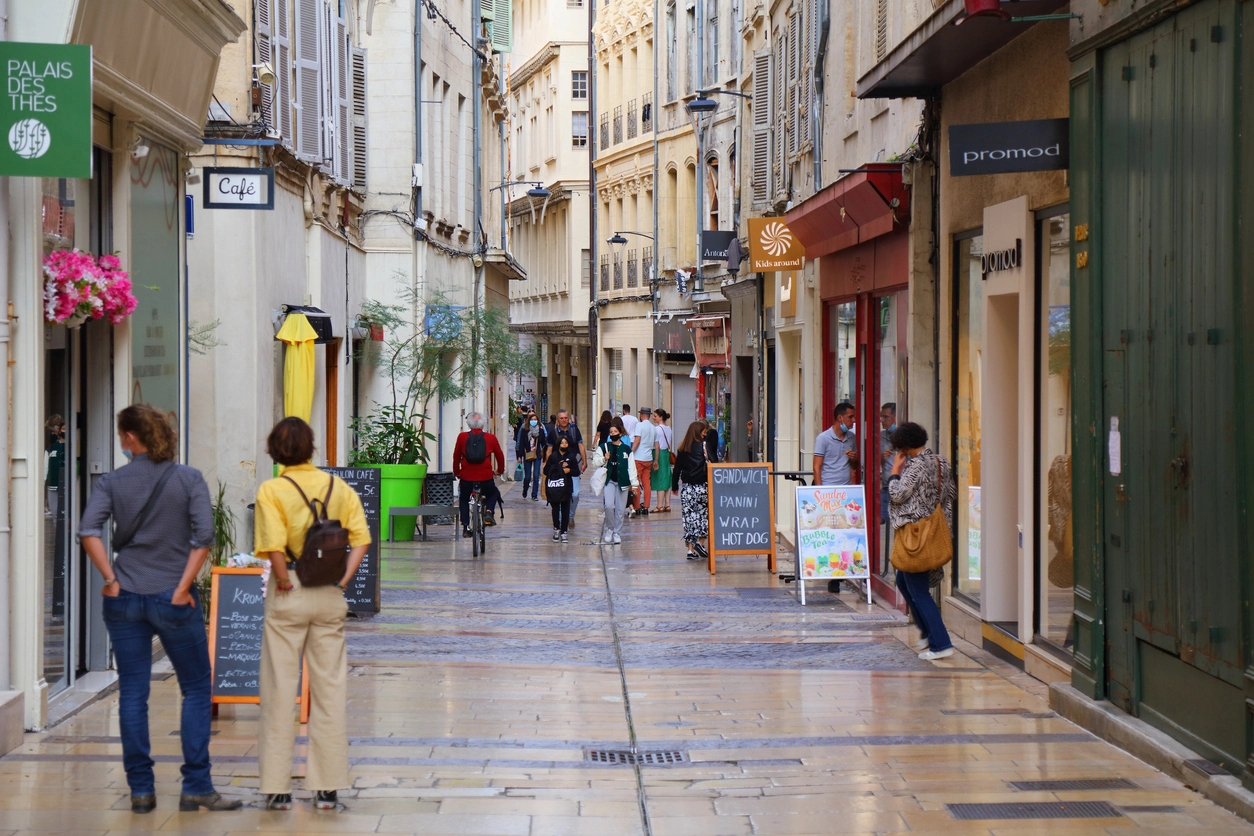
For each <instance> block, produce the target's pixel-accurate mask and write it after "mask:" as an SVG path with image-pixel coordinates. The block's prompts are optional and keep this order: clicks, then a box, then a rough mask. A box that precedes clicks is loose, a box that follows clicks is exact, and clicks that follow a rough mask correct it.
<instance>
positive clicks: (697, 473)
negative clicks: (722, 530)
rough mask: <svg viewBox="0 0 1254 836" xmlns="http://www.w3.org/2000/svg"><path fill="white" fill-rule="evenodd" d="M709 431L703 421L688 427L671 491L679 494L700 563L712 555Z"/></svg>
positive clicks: (687, 535)
mask: <svg viewBox="0 0 1254 836" xmlns="http://www.w3.org/2000/svg"><path fill="white" fill-rule="evenodd" d="M705 431H706V426H705V423H704V422H703V421H693V422H692V423H691V424H689V425H688V432H686V433H684V438H683V441H681V442H679V449H678V452H677V453H676V455H675V471H674V474H673V476H672V477H671V491H672V492H674V493H677V494H679V509H680V511H681V512H682V514H683V518H684V543H685V544H687V546H688V559H689V560H696V559H697V558H698V557H700V556H701V555H702V554H703V553H705V554H708V551H707V548H706V542H705V541H706V538H707V537H709V535H710V500H709V493H708V490H709V486H708V485H707V482H708V481H709V471H708V470H707V469H706V465H707V463H708V461H709V460H708V459H707V458H706V444H705Z"/></svg>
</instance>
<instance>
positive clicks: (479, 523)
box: [470, 485, 488, 557]
mask: <svg viewBox="0 0 1254 836" xmlns="http://www.w3.org/2000/svg"><path fill="white" fill-rule="evenodd" d="M487 547H488V538H487V531H486V529H485V527H484V525H483V498H482V496H481V495H480V491H479V486H478V485H476V486H475V487H474V488H472V489H471V491H470V551H471V555H472V556H473V557H478V556H479V555H480V554H482V553H484V552H485V551H486V550H487Z"/></svg>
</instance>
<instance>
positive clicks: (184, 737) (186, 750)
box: [79, 404, 241, 813]
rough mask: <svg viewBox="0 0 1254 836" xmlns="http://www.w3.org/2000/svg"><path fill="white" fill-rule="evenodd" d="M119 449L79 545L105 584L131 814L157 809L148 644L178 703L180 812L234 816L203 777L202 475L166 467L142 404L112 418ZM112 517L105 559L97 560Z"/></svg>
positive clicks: (162, 420) (162, 442) (156, 424)
mask: <svg viewBox="0 0 1254 836" xmlns="http://www.w3.org/2000/svg"><path fill="white" fill-rule="evenodd" d="M118 439H119V440H120V442H121V445H122V451H123V454H124V455H125V456H126V457H127V458H128V459H130V460H131V461H130V464H127V465H125V466H124V467H120V468H118V469H117V470H115V471H113V472H112V473H106V474H104V475H103V476H101V477H100V478H99V480H97V481H96V483H95V486H94V487H93V488H92V491H91V497H90V499H88V500H87V507H86V508H85V509H83V519H82V523H81V525H80V526H79V537H80V538H81V542H82V545H83V550H84V551H86V552H87V556H88V557H89V558H90V559H91V562H92V564H94V565H95V567H96V568H97V569H98V570H100V575H101V577H103V578H104V588H103V589H102V590H101V594H102V595H103V596H104V606H103V615H104V623H105V629H106V630H108V632H109V639H110V640H111V641H112V642H113V657H114V662H115V664H116V665H117V671H118V691H119V697H118V726H119V728H120V731H121V734H122V766H123V768H124V769H125V770H126V782H127V784H128V785H129V786H130V788H131V811H132V812H135V813H150V812H152V810H153V808H155V807H156V806H157V797H156V784H155V779H154V777H153V770H152V767H153V759H152V756H151V755H150V754H149V752H150V750H151V747H150V744H149V736H148V735H149V732H148V695H149V688H150V687H151V686H150V683H151V680H152V637H153V636H156V637H157V638H159V639H161V646H162V647H163V648H164V649H165V654H166V656H167V657H168V658H169V660H170V663H171V664H172V665H173V666H174V673H175V675H176V676H177V677H178V682H179V690H180V691H181V692H182V694H183V706H182V711H181V717H180V720H179V737H180V739H181V742H182V744H183V769H182V772H183V792H182V795H181V796H179V809H180V810H196V809H199V808H201V807H204V808H205V809H206V810H235V809H238V808H239V807H240V806H241V802H239V801H228V800H227V799H225V798H223V797H222V796H221V795H219V794H218V792H217V790H215V789H214V788H213V781H212V779H211V778H210V776H209V768H210V766H209V723H210V720H211V714H212V705H211V704H210V688H211V685H212V673H211V672H210V667H209V642H208V639H207V638H206V636H205V618H204V614H203V611H202V610H201V606H200V593H199V592H198V590H197V588H196V575H197V574H198V573H199V572H200V567H201V566H202V565H203V564H204V562H205V558H207V557H208V556H209V547H210V546H212V545H213V508H212V506H211V504H210V501H209V487H208V486H207V485H206V484H205V480H204V477H202V476H201V475H200V471H198V470H194V469H193V468H190V467H187V466H186V465H181V464H179V463H178V462H176V461H174V458H175V456H176V455H177V454H178V439H177V436H176V435H175V432H174V428H173V427H171V426H170V423H169V421H167V420H166V417H165V415H164V414H163V413H162V412H160V411H159V410H157V409H154V408H153V407H151V406H147V405H145V404H136V405H133V406H128V407H127V408H126V409H123V410H122V411H121V412H119V413H118ZM110 517H112V518H113V521H114V524H115V526H116V527H115V528H114V531H113V538H112V545H113V551H114V553H115V554H116V555H117V558H116V560H112V561H111V560H110V559H109V555H108V553H107V552H106V551H105V547H104V541H103V539H102V538H103V537H104V534H105V526H106V525H107V524H108V521H109V518H110Z"/></svg>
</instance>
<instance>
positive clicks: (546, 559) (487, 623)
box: [0, 489, 1254, 836]
mask: <svg viewBox="0 0 1254 836" xmlns="http://www.w3.org/2000/svg"><path fill="white" fill-rule="evenodd" d="M516 494H517V491H516V489H515V490H513V491H510V492H507V496H506V502H507V505H506V518H505V520H504V523H503V524H502V525H500V526H498V527H496V528H493V529H490V530H489V533H488V548H487V555H486V556H485V557H483V558H481V559H475V558H472V557H471V550H470V544H469V541H463V540H460V539H458V540H456V541H454V540H453V539H452V537H451V533H452V531H453V529H452V528H451V527H448V526H441V527H435V528H433V529H432V537H433V539H432V540H431V541H429V542H425V543H422V542H416V543H412V544H410V543H404V544H387V545H386V546H385V549H384V555H383V557H384V560H383V577H384V581H383V609H382V612H381V613H379V614H378V615H377V616H375V617H373V618H365V619H359V620H353V621H350V623H349V630H350V636H349V665H350V671H349V673H350V680H349V682H350V684H349V734H350V735H351V747H350V757H351V765H352V775H353V779H354V788H353V789H352V790H350V791H348V792H342V793H341V794H340V798H341V801H342V802H343V806H344V807H345V808H346V809H343V810H341V811H340V812H338V813H330V812H314V811H313V810H311V808H310V805H309V803H308V793H300V792H299V790H298V793H297V798H298V805H297V809H296V810H294V811H292V812H291V813H278V812H267V811H265V810H263V809H261V808H260V807H261V805H260V798H259V796H256V795H255V794H254V791H253V788H255V787H256V785H257V763H256V757H255V755H256V739H257V732H258V729H257V718H258V710H257V707H256V706H240V707H227V706H223V707H222V710H221V712H220V714H219V716H218V717H217V718H216V720H215V722H214V732H213V735H214V736H213V742H212V752H213V757H214V763H213V767H214V778H215V782H216V783H217V784H218V785H219V786H220V787H221V788H222V790H223V792H224V794H229V795H231V796H233V797H240V798H243V799H244V800H245V801H246V806H245V809H244V810H242V811H240V812H234V813H179V812H177V806H178V805H177V794H178V789H179V785H178V765H179V763H180V762H181V756H180V750H179V739H178V736H177V735H178V731H177V718H178V690H177V683H176V680H175V679H174V678H173V677H172V676H171V675H170V674H169V673H168V672H167V673H154V677H153V679H154V681H153V696H152V701H151V704H152V709H151V711H152V714H151V722H152V739H153V753H154V756H155V757H156V760H157V762H158V763H157V780H158V787H157V794H158V807H157V809H156V810H155V811H154V812H153V813H152V814H151V815H147V816H136V815H132V813H131V812H130V810H129V792H128V789H127V786H126V780H125V776H124V774H123V771H122V765H121V745H120V743H119V739H118V737H117V735H118V728H117V697H116V695H112V696H108V697H106V698H104V699H102V700H100V701H99V702H97V703H95V704H93V705H90V706H89V707H87V708H86V709H84V710H83V711H82V712H80V713H79V714H77V715H75V716H73V717H72V718H71V719H69V720H68V721H66V722H64V723H62V724H61V725H59V726H57V727H55V728H52V729H50V730H48V731H47V732H45V733H39V734H28V735H27V736H26V742H25V744H24V745H23V746H21V747H20V748H19V749H18V750H16V751H14V752H12V753H11V754H9V755H8V756H6V757H4V758H3V759H0V834H10V833H27V832H73V833H79V834H101V833H124V832H136V831H161V832H181V833H206V834H207V833H215V834H222V833H258V832H264V833H279V832H284V833H422V834H501V836H505V835H506V834H519V835H520V836H521V835H522V834H533V835H534V836H563V835H564V834H586V835H587V836H616V834H656V836H667V835H668V834H677V835H678V834H682V836H699V834H715V835H716V836H731V835H732V834H742V833H743V834H750V833H753V834H826V833H897V832H911V833H920V832H944V833H946V834H977V833H978V834H988V833H1013V834H1028V833H1050V834H1067V836H1080V835H1081V834H1099V833H1111V834H1122V833H1127V832H1129V831H1131V830H1133V829H1155V830H1157V831H1159V832H1171V833H1190V834H1208V833H1214V834H1218V833H1238V832H1240V833H1254V827H1252V826H1250V825H1249V824H1247V823H1245V822H1244V821H1242V820H1240V819H1238V818H1236V817H1235V816H1233V815H1231V814H1229V813H1227V812H1225V811H1224V810H1222V809H1219V808H1217V807H1215V806H1214V805H1212V804H1211V803H1210V802H1208V801H1206V800H1205V799H1203V798H1202V797H1200V796H1198V795H1196V794H1194V793H1193V792H1191V791H1190V790H1188V789H1186V788H1185V787H1184V786H1182V785H1181V784H1179V783H1178V782H1176V781H1174V780H1172V779H1170V778H1167V777H1166V776H1164V775H1162V774H1161V773H1159V772H1157V771H1156V770H1154V769H1151V768H1149V767H1147V766H1145V765H1144V764H1142V763H1140V762H1139V761H1137V760H1135V759H1134V758H1132V757H1130V756H1129V755H1127V754H1125V753H1123V752H1121V751H1119V750H1118V749H1115V748H1113V747H1112V746H1110V745H1108V744H1106V743H1103V742H1100V741H1098V740H1097V739H1096V738H1094V737H1092V736H1090V735H1089V734H1088V733H1087V732H1084V731H1082V730H1080V729H1079V728H1077V727H1076V726H1074V725H1072V724H1071V723H1069V722H1067V721H1066V720H1063V719H1061V718H1059V717H1057V716H1056V715H1055V714H1054V713H1053V712H1051V711H1050V710H1049V708H1048V706H1047V705H1046V703H1045V702H1044V700H1043V699H1042V698H1041V696H1040V694H1042V693H1043V690H1042V686H1041V685H1040V683H1038V682H1036V681H1035V680H1027V679H1026V678H1024V677H1022V676H1016V675H1015V674H1013V673H1012V672H1011V670H1012V669H1010V668H1009V667H1008V666H1002V665H1000V663H998V662H995V661H993V660H992V659H991V657H989V656H988V655H987V654H984V653H983V652H982V651H977V650H975V649H974V648H972V647H971V646H970V645H967V644H963V643H960V644H959V650H960V651H965V652H960V653H958V654H956V655H955V656H953V657H951V658H949V659H945V660H942V661H940V662H936V663H929V662H922V661H920V660H919V659H918V658H916V655H915V653H914V652H913V651H911V650H910V648H909V647H908V646H907V645H906V644H905V643H903V642H902V641H899V640H898V638H897V637H896V636H895V635H894V633H902V634H903V636H904V631H905V629H906V628H905V625H904V620H902V619H901V618H900V617H899V616H898V615H897V614H895V613H890V612H887V611H885V610H882V609H879V608H877V607H872V608H868V607H867V606H866V604H865V603H864V602H859V601H857V600H856V599H855V596H853V595H852V594H849V593H846V594H843V595H841V596H839V597H838V596H833V595H829V594H828V593H826V592H825V591H820V590H819V588H818V587H816V588H815V594H814V596H813V597H812V599H811V604H810V606H808V607H806V608H804V609H803V608H802V607H801V606H800V605H799V604H798V603H797V602H796V600H795V599H794V597H793V594H792V589H791V587H789V586H785V585H784V584H782V583H780V582H779V581H777V580H776V579H775V578H774V577H772V576H771V575H769V574H767V572H766V569H765V562H764V560H759V559H757V558H743V557H742V558H732V559H726V560H724V561H722V562H721V563H720V567H719V568H720V571H719V574H718V575H717V576H716V577H710V576H709V575H708V574H707V572H706V568H705V565H704V563H702V562H692V563H690V562H687V561H685V560H684V559H683V551H682V547H681V546H680V545H679V543H680V519H679V516H680V515H679V513H678V507H676V511H675V512H674V513H672V514H669V515H665V514H663V515H652V516H650V517H647V518H643V519H637V520H631V521H629V522H628V523H627V524H626V526H625V529H624V535H623V545H621V546H618V547H613V548H611V547H605V548H601V547H598V546H594V545H591V544H590V541H591V539H592V537H593V535H594V533H595V528H596V523H595V516H594V514H595V512H596V510H597V506H598V504H599V503H597V502H596V501H595V499H594V498H593V497H590V496H589V497H585V499H584V502H583V505H582V507H581V508H580V511H579V516H578V520H577V523H578V525H577V528H576V529H574V531H573V535H575V536H573V537H572V540H571V542H570V543H569V544H558V543H554V542H552V541H551V540H550V533H551V529H550V527H549V518H548V513H547V510H548V509H547V507H546V506H544V505H543V504H542V503H533V502H531V501H525V500H520V499H518V498H517V496H516ZM1028 683H1031V684H1028ZM1021 685H1026V687H1029V688H1031V690H1032V691H1034V692H1035V693H1031V692H1029V691H1028V690H1024V687H1021ZM633 750H634V751H635V752H636V753H637V755H640V756H643V758H644V759H645V760H646V762H645V763H642V764H629V763H617V762H612V761H614V760H615V759H624V755H618V756H615V755H612V754H611V755H599V756H594V755H591V754H590V753H592V752H598V753H606V752H609V753H613V752H620V753H625V754H626V755H629V754H630V753H631V752H632V751H633ZM299 754H300V747H299V746H298V756H299ZM596 757H600V758H602V760H600V761H598V760H595V759H594V758H596ZM625 759H630V758H625ZM606 760H609V761H611V762H605V761H606ZM302 769H303V767H301V766H299V765H298V774H299V772H300V771H301V770H302ZM1092 780H1096V781H1100V782H1102V783H1100V784H1098V786H1099V787H1102V788H1099V789H1088V790H1085V789H1067V788H1065V785H1061V786H1060V785H1058V784H1057V783H1056V782H1070V781H1092ZM1023 782H1051V783H1046V784H1044V785H1041V786H1038V787H1034V786H1033V785H1032V784H1031V783H1023ZM298 786H299V785H298ZM990 804H997V805H1009V806H1004V807H1002V808H1001V809H998V810H993V809H991V808H988V807H978V806H976V807H970V806H964V805H990ZM1077 815H1082V816H1084V817H1082V818H1076V816H1077Z"/></svg>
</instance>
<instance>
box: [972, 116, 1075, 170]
mask: <svg viewBox="0 0 1254 836" xmlns="http://www.w3.org/2000/svg"><path fill="white" fill-rule="evenodd" d="M1069 125H1070V122H1069V121H1068V120H1066V119H1031V120H1028V121H1024V122H987V123H984V124H979V125H950V126H949V176H951V177H966V176H969V175H972V174H1012V173H1015V172H1021V171H1055V170H1060V169H1065V168H1067V167H1068V166H1069V165H1070V159H1069V158H1070V144H1069V139H1070V133H1069V131H1070V128H1069Z"/></svg>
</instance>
